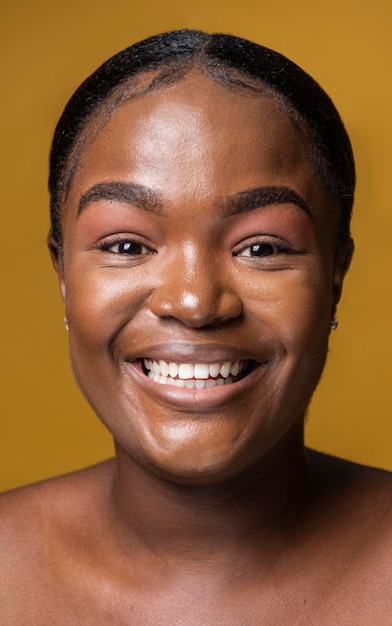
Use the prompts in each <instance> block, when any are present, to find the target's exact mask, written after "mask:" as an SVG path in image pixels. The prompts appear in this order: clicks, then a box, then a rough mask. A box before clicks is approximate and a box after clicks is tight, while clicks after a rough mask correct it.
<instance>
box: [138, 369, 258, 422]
mask: <svg viewBox="0 0 392 626" xmlns="http://www.w3.org/2000/svg"><path fill="white" fill-rule="evenodd" d="M126 365H127V367H128V371H129V373H130V374H131V375H132V376H133V377H135V378H136V381H137V383H138V384H139V385H141V386H142V387H143V388H144V389H145V390H146V393H148V395H149V396H155V397H156V398H157V399H158V400H160V401H162V402H164V403H165V404H170V405H172V406H173V407H175V408H177V409H178V408H179V407H181V408H182V409H183V410H187V409H188V410H190V411H195V410H198V411H208V410H209V409H212V408H217V407H222V406H224V405H226V404H229V403H230V402H232V401H233V400H234V399H235V398H236V397H237V396H239V395H240V396H244V395H246V393H247V391H248V390H249V389H250V388H252V387H253V386H254V385H255V384H257V383H258V382H259V381H260V379H261V378H262V377H263V376H264V375H265V373H266V371H267V365H268V362H265V363H260V364H257V366H256V367H255V368H254V369H253V370H252V371H251V372H250V373H249V374H248V375H247V376H245V377H244V378H242V379H241V380H239V381H237V382H234V383H231V384H228V385H219V386H216V387H210V388H205V389H187V388H184V387H175V386H174V385H161V384H160V383H156V382H154V381H153V380H151V379H150V378H148V376H146V375H145V374H144V372H143V371H142V369H141V367H140V363H139V362H126Z"/></svg>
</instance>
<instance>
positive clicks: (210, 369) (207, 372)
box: [141, 359, 251, 389]
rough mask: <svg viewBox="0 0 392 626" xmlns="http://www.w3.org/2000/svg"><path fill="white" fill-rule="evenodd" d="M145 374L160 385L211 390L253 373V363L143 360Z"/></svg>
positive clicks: (238, 361) (240, 361)
mask: <svg viewBox="0 0 392 626" xmlns="http://www.w3.org/2000/svg"><path fill="white" fill-rule="evenodd" d="M141 364H142V369H143V372H144V374H145V375H146V376H148V378H149V379H150V380H152V381H153V382H155V383H158V384H160V385H171V386H173V387H182V388H185V389H210V388H212V387H219V386H221V385H232V384H233V383H236V382H238V381H239V380H242V378H244V377H245V376H247V375H248V374H249V373H250V371H251V361H244V360H237V361H225V362H217V363H175V362H168V361H163V360H159V361H158V360H152V359H141Z"/></svg>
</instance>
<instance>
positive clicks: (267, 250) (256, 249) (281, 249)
mask: <svg viewBox="0 0 392 626" xmlns="http://www.w3.org/2000/svg"><path fill="white" fill-rule="evenodd" d="M282 253H286V254H288V253H289V249H288V247H287V245H285V244H283V243H281V242H279V243H277V242H274V243H272V242H270V241H259V242H256V243H252V244H251V245H249V246H246V247H245V248H242V250H239V251H238V252H235V253H234V256H241V257H253V258H260V257H267V256H273V255H276V254H282Z"/></svg>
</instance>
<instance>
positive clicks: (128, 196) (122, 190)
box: [78, 181, 163, 215]
mask: <svg viewBox="0 0 392 626" xmlns="http://www.w3.org/2000/svg"><path fill="white" fill-rule="evenodd" d="M99 200H116V201H117V202H124V203H125V204H133V205H134V206H136V207H138V208H139V209H144V210H145V211H150V212H151V213H156V214H158V215H159V214H160V213H162V208H163V207H162V199H161V197H160V195H159V194H157V193H156V192H155V191H153V190H152V189H149V188H148V187H145V186H144V185H136V184H135V183H128V182H123V181H113V182H106V183H98V184H97V185H93V186H92V187H90V189H88V190H87V191H86V192H85V193H84V194H82V196H81V197H80V200H79V205H78V215H80V214H81V212H82V211H83V209H85V208H86V207H87V206H88V205H89V204H92V203H93V202H98V201H99Z"/></svg>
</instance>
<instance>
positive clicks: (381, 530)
mask: <svg viewBox="0 0 392 626" xmlns="http://www.w3.org/2000/svg"><path fill="white" fill-rule="evenodd" d="M309 456H310V464H311V467H312V471H313V475H314V476H315V477H316V478H315V482H316V485H317V486H316V490H317V494H318V498H319V507H318V517H317V518H316V523H319V524H320V527H321V525H322V524H323V527H324V529H325V532H324V534H323V536H322V543H323V547H322V554H323V558H324V559H325V560H326V561H329V563H330V573H331V577H330V588H331V589H334V593H333V594H332V593H331V602H332V601H333V603H334V604H333V606H334V607H336V606H340V607H344V606H350V607H355V610H359V611H362V614H363V615H364V616H367V618H369V620H370V617H371V620H370V621H367V622H366V620H364V621H363V622H362V621H360V620H359V621H357V620H355V621H356V623H361V624H362V623H366V624H367V623H377V624H378V623H380V624H382V623H389V621H383V620H384V619H385V617H386V616H387V615H389V617H390V614H391V611H392V596H391V593H390V589H391V584H392V473H391V472H388V471H384V470H380V469H375V468H372V467H366V466H363V465H358V464H356V463H351V462H348V461H344V460H342V459H337V458H334V457H330V456H328V455H324V454H320V453H315V452H311V453H310V455H309ZM321 520H323V522H321ZM335 592H336V595H335ZM326 595H327V594H326ZM327 606H329V604H328V603H327ZM330 608H331V607H330ZM389 617H388V619H389ZM353 623H354V622H353Z"/></svg>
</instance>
